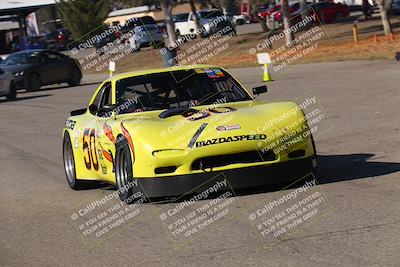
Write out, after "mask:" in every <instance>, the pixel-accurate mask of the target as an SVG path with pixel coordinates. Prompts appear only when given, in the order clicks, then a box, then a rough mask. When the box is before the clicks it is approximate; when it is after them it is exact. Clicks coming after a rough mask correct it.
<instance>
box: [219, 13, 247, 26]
mask: <svg viewBox="0 0 400 267" xmlns="http://www.w3.org/2000/svg"><path fill="white" fill-rule="evenodd" d="M225 15H226V16H228V17H229V19H230V20H231V22H232V23H233V24H234V25H244V24H249V23H250V18H249V16H247V15H246V14H242V15H233V14H232V13H229V12H228V13H226V14H225Z"/></svg>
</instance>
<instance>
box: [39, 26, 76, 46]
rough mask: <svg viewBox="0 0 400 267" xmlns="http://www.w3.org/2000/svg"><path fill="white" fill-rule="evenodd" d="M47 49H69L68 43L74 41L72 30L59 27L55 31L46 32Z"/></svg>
mask: <svg viewBox="0 0 400 267" xmlns="http://www.w3.org/2000/svg"><path fill="white" fill-rule="evenodd" d="M45 39H46V42H47V47H46V48H47V49H49V50H67V49H68V44H69V43H71V42H72V39H71V32H70V31H69V30H68V29H66V28H59V29H57V30H55V31H53V32H49V33H46V34H45Z"/></svg>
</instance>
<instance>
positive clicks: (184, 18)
mask: <svg viewBox="0 0 400 267" xmlns="http://www.w3.org/2000/svg"><path fill="white" fill-rule="evenodd" d="M197 15H198V17H199V20H200V26H201V27H202V29H201V31H200V36H201V37H204V38H205V37H208V36H210V35H212V34H214V33H216V32H219V31H221V30H222V29H224V28H225V27H227V26H229V27H230V28H231V29H230V30H229V31H227V32H225V34H229V33H232V32H233V33H234V34H235V35H236V27H235V25H234V24H233V23H232V21H231V19H230V18H229V17H228V16H226V15H224V14H223V13H222V12H221V11H219V10H209V11H199V12H197ZM173 20H174V22H175V31H176V34H177V35H178V36H182V35H193V34H196V35H197V33H195V21H194V14H193V13H183V14H178V15H175V16H174V18H173Z"/></svg>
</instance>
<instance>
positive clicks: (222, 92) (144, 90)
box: [116, 68, 252, 113]
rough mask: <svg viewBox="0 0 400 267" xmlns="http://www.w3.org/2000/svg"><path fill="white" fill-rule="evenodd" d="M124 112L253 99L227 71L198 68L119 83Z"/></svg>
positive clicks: (123, 80) (135, 78)
mask: <svg viewBox="0 0 400 267" xmlns="http://www.w3.org/2000/svg"><path fill="white" fill-rule="evenodd" d="M116 89H117V104H118V105H124V106H129V108H126V109H124V110H122V111H121V113H131V112H138V111H149V110H163V109H170V108H189V107H193V106H198V105H210V104H223V103H229V102H238V101H246V100H251V99H252V98H251V97H250V96H249V94H248V93H247V92H246V91H245V90H244V89H243V88H242V87H241V86H240V85H239V84H238V83H237V82H236V81H235V80H234V79H233V78H232V77H231V76H230V75H229V74H228V73H226V72H225V71H224V70H221V69H217V68H215V69H196V70H188V71H185V70H183V71H174V72H162V73H153V74H147V75H142V76H136V77H131V78H126V79H121V80H119V81H117V87H116ZM126 103H128V104H129V105H127V104H126Z"/></svg>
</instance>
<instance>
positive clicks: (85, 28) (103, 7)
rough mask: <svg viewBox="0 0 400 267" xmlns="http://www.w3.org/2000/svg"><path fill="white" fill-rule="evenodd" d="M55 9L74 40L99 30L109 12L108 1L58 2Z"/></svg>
mask: <svg viewBox="0 0 400 267" xmlns="http://www.w3.org/2000/svg"><path fill="white" fill-rule="evenodd" d="M56 8H57V10H58V12H59V15H60V18H61V21H62V24H63V25H64V26H65V27H66V28H67V29H68V30H69V31H70V32H71V33H72V36H73V37H74V39H76V40H78V39H80V38H82V36H84V35H86V34H87V33H90V32H93V31H94V30H96V29H99V26H102V25H103V22H104V20H105V19H106V18H107V16H108V14H109V12H110V4H109V1H108V0H97V1H88V0H74V1H72V0H69V1H68V0H58V1H57V4H56ZM93 35H94V33H93Z"/></svg>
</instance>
